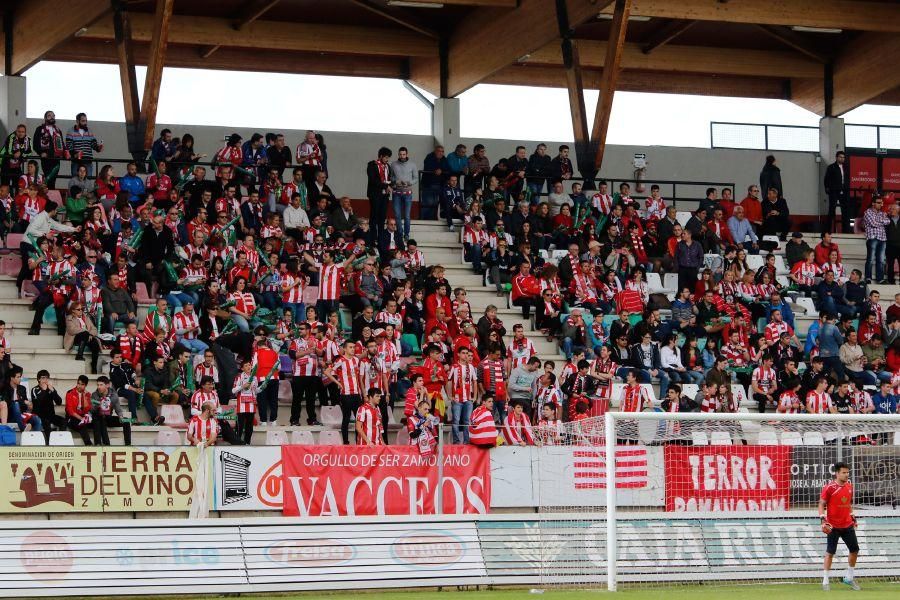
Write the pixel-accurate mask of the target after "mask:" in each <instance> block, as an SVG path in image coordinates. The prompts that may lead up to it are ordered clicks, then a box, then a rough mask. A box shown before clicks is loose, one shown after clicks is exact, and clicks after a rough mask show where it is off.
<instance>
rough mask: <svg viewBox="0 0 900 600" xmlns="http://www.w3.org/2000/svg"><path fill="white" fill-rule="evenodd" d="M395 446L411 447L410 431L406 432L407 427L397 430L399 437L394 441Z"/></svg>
mask: <svg viewBox="0 0 900 600" xmlns="http://www.w3.org/2000/svg"><path fill="white" fill-rule="evenodd" d="M394 444H395V445H397V446H408V445H409V431H407V430H406V427H401V428H400V429H398V430H397V437H396V438H395V439H394Z"/></svg>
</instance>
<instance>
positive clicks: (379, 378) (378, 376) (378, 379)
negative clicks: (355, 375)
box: [359, 354, 389, 393]
mask: <svg viewBox="0 0 900 600" xmlns="http://www.w3.org/2000/svg"><path fill="white" fill-rule="evenodd" d="M388 370H389V369H388V368H387V367H386V366H385V364H384V361H383V360H382V359H381V357H380V356H379V355H377V354H376V355H375V356H368V355H365V356H363V357H362V358H360V359H359V378H360V380H361V382H362V391H363V393H367V392H368V391H369V389H370V388H375V389H379V390H381V391H382V392H386V391H387V390H385V389H384V387H385V386H384V379H385V378H384V374H385V373H387V372H388Z"/></svg>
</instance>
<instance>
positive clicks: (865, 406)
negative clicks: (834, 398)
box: [850, 390, 875, 413]
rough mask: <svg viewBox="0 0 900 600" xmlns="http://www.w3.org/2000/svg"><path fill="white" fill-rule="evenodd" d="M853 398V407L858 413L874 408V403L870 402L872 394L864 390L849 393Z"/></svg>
mask: <svg viewBox="0 0 900 600" xmlns="http://www.w3.org/2000/svg"><path fill="white" fill-rule="evenodd" d="M850 397H851V398H853V408H854V409H856V412H858V413H866V412H871V411H874V410H875V404H874V403H873V402H872V395H871V394H870V393H869V392H867V391H866V390H856V391H855V392H851V393H850Z"/></svg>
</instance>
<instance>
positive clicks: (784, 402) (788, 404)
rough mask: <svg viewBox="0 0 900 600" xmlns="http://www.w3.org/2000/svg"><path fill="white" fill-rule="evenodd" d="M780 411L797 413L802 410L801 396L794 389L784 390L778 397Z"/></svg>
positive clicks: (791, 413)
mask: <svg viewBox="0 0 900 600" xmlns="http://www.w3.org/2000/svg"><path fill="white" fill-rule="evenodd" d="M778 412H780V413H785V414H789V415H795V414H797V413H799V412H800V397H799V396H798V395H797V394H796V393H794V392H793V391H792V390H787V391H786V392H782V393H781V396H779V397H778Z"/></svg>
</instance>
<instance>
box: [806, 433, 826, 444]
mask: <svg viewBox="0 0 900 600" xmlns="http://www.w3.org/2000/svg"><path fill="white" fill-rule="evenodd" d="M803 445H804V446H824V445H825V438H824V437H822V434H821V433H820V432H818V431H805V432H803Z"/></svg>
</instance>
